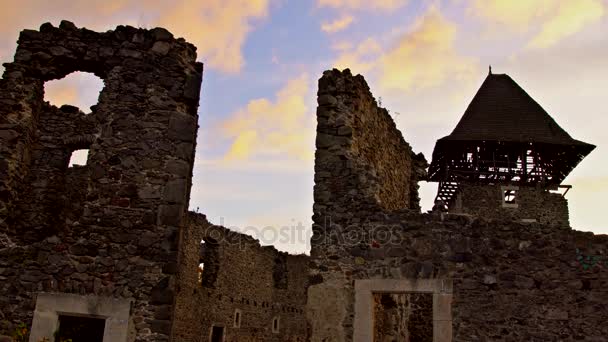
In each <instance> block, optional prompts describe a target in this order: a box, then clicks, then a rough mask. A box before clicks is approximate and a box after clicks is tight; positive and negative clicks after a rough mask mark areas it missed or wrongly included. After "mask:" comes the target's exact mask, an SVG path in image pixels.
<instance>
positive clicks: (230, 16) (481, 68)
mask: <svg viewBox="0 0 608 342" xmlns="http://www.w3.org/2000/svg"><path fill="white" fill-rule="evenodd" d="M0 4H1V8H2V11H1V12H0V61H2V62H8V61H10V60H12V56H13V54H14V51H15V46H16V40H17V38H18V33H19V31H20V30H21V29H24V28H30V29H38V27H39V26H40V24H42V23H44V22H51V23H53V24H54V25H59V22H60V21H61V20H62V19H67V20H70V21H72V22H74V23H75V24H76V25H77V26H78V27H87V28H89V29H93V30H97V31H106V30H110V29H113V28H115V27H116V26H117V25H121V24H124V25H132V26H136V27H144V28H153V27H156V26H163V27H165V28H167V29H168V30H169V31H171V32H172V33H174V34H175V35H176V36H181V37H184V38H185V39H186V40H188V41H189V42H191V43H193V44H195V45H196V46H197V47H198V56H199V60H200V61H202V62H204V63H205V71H204V76H203V85H202V92H201V103H200V108H199V116H200V119H199V125H200V126H201V128H200V130H199V134H198V136H199V138H198V146H197V155H196V164H195V168H194V186H193V189H192V196H191V197H192V198H191V202H190V208H191V209H192V210H197V208H198V211H199V212H201V213H205V214H207V216H208V217H209V219H210V220H211V221H212V222H213V223H218V224H220V223H221V224H223V225H225V226H228V227H233V226H234V227H238V229H237V228H235V229H237V230H243V229H245V227H247V226H253V227H256V228H257V231H258V232H259V234H258V236H257V237H258V238H260V239H261V240H262V243H264V244H274V245H275V246H277V248H279V249H281V250H287V251H290V252H307V251H308V249H309V248H308V246H307V244H306V241H305V240H306V238H302V239H296V240H293V239H284V238H279V239H278V240H277V239H274V238H273V235H274V234H276V232H278V231H281V232H285V231H286V230H285V229H284V228H281V227H285V226H294V225H297V224H298V222H300V223H301V225H302V226H304V227H305V232H309V231H310V224H311V219H310V217H311V215H312V189H313V154H314V134H315V125H316V120H315V114H314V113H315V108H316V95H315V94H316V88H317V80H318V78H319V77H320V76H321V74H322V72H323V70H326V69H330V68H333V67H336V68H340V69H343V68H347V67H348V68H350V69H351V70H352V71H353V73H354V74H356V73H360V74H362V75H363V76H365V78H366V80H367V82H368V83H369V85H370V87H371V90H372V93H373V94H374V96H376V98H378V97H381V102H382V105H383V106H384V107H386V108H387V109H389V110H390V111H391V113H393V115H394V117H395V119H396V122H397V126H398V127H399V129H400V130H401V131H402V132H403V135H404V138H405V140H406V141H408V142H409V143H410V144H411V145H412V147H413V149H414V150H415V151H416V152H423V153H424V154H425V156H426V157H427V159H429V160H430V157H431V153H432V150H433V147H434V144H435V141H436V140H437V139H439V138H441V137H443V136H445V135H447V134H449V133H450V132H451V130H452V129H453V128H454V127H455V125H456V123H457V122H458V120H459V119H460V117H461V116H462V114H463V112H464V110H465V108H466V106H467V105H468V103H469V102H470V101H471V99H472V97H473V95H474V94H475V92H476V91H477V89H478V88H479V86H480V85H481V82H482V81H483V80H484V78H485V77H486V75H487V73H488V65H490V64H491V65H492V68H493V71H494V73H506V74H509V75H510V76H511V77H512V78H513V79H514V80H515V81H516V82H518V83H519V85H520V86H522V87H523V88H524V89H525V90H526V91H527V92H528V93H529V94H530V95H531V96H532V97H533V98H534V99H536V100H537V101H538V102H539V103H540V104H541V105H542V106H543V107H544V108H545V110H547V112H548V113H549V114H550V115H552V116H553V118H554V119H555V120H556V121H557V123H558V124H560V125H561V126H562V127H563V128H564V129H565V130H566V131H567V132H569V133H570V134H571V135H572V136H573V137H574V138H575V139H578V140H582V141H585V142H588V143H591V144H594V145H597V148H596V149H595V150H594V151H593V152H592V153H591V154H590V155H589V156H588V157H587V158H586V159H585V160H584V161H583V162H582V163H581V164H580V165H579V166H578V168H576V169H575V170H574V172H573V173H572V174H571V175H570V176H569V177H568V178H567V179H566V181H565V182H564V183H565V184H571V185H573V186H574V188H573V189H572V190H571V191H570V192H569V193H568V195H567V198H568V199H569V205H570V219H571V225H572V227H574V228H575V229H578V230H584V231H593V232H595V233H603V234H606V233H608V218H607V217H606V215H604V213H605V212H604V210H606V209H607V208H608V205H607V204H606V202H604V201H607V199H606V195H608V159H607V157H608V134H607V133H606V132H607V130H608V109H607V108H608V105H606V102H607V101H606V99H607V98H608V0H521V1H519V0H504V1H502V0H444V1H417V0H173V1H161V0H151V1H143V0H142V1H134V0H105V1H86V0H53V1H49V0H45V1H37V0H21V1H7V0H0ZM0 71H3V68H2V67H0ZM101 87H102V83H101V81H100V80H99V79H97V78H96V77H95V76H93V75H90V74H81V73H78V74H72V75H70V76H68V77H67V78H66V79H63V80H60V81H53V82H48V83H47V86H46V99H47V100H49V101H51V103H53V104H56V105H61V104H65V103H67V104H73V105H76V106H78V107H80V108H81V109H83V110H84V111H88V107H89V106H90V105H92V104H94V103H96V101H97V95H98V92H99V90H100V89H101ZM435 191H436V184H422V199H423V206H424V209H425V210H426V209H429V207H430V206H431V203H432V201H433V198H434V195H435ZM264 227H272V228H266V229H263V228H264ZM248 231H249V232H252V231H253V230H252V229H249V230H248Z"/></svg>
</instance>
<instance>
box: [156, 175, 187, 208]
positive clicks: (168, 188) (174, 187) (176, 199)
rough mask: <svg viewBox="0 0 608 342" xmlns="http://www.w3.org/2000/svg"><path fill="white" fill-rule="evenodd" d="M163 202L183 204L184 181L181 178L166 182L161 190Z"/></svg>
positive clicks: (184, 195) (184, 197)
mask: <svg viewBox="0 0 608 342" xmlns="http://www.w3.org/2000/svg"><path fill="white" fill-rule="evenodd" d="M162 199H163V201H165V202H168V203H178V204H184V202H185V201H186V180H185V179H183V178H180V179H174V180H170V181H168V182H167V184H166V185H165V188H164V190H163V198H162Z"/></svg>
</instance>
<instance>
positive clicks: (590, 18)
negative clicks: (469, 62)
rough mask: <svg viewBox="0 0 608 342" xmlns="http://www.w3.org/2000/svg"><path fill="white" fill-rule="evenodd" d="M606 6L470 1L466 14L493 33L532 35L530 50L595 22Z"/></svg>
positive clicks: (591, 1) (587, 0) (552, 0)
mask: <svg viewBox="0 0 608 342" xmlns="http://www.w3.org/2000/svg"><path fill="white" fill-rule="evenodd" d="M605 6H606V4H605V3H604V2H603V0H577V1H572V0H535V1H513V0H473V1H471V2H470V7H469V8H468V12H469V13H470V14H473V15H474V16H477V17H480V18H483V19H484V20H485V21H486V22H487V23H488V24H489V25H490V26H492V27H494V28H495V29H496V30H500V31H504V30H505V29H506V30H508V31H510V32H514V33H518V34H523V33H532V34H533V36H532V38H531V40H530V44H529V46H530V47H533V48H545V47H549V46H552V45H554V44H556V43H557V42H559V41H560V40H561V39H563V38H566V37H568V36H570V35H573V34H575V33H577V32H579V31H581V30H582V29H583V28H584V27H585V26H587V25H589V24H592V23H594V22H597V21H598V20H599V19H600V18H601V17H602V16H603V15H604V12H605Z"/></svg>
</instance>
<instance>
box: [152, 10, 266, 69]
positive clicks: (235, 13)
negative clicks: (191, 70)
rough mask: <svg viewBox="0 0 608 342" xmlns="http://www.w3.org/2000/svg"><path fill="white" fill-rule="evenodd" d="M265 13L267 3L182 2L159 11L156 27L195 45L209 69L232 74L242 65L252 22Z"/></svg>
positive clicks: (264, 15)
mask: <svg viewBox="0 0 608 342" xmlns="http://www.w3.org/2000/svg"><path fill="white" fill-rule="evenodd" d="M268 10H269V0H228V1H227V0H205V1H200V0H182V1H178V2H174V3H172V4H171V5H170V6H169V7H167V8H165V9H164V10H163V11H161V13H163V14H162V15H161V16H160V18H159V20H158V24H160V25H162V26H166V27H168V28H170V30H171V31H172V32H173V33H174V34H176V35H179V36H183V37H185V38H186V39H187V40H189V41H190V42H191V43H193V44H195V45H196V46H197V47H198V50H197V52H198V54H199V57H201V58H202V59H203V60H204V61H205V62H208V63H209V65H210V66H212V67H215V68H218V69H219V70H221V71H224V72H228V73H235V72H238V71H240V70H241V68H242V67H243V65H244V64H245V61H244V58H243V55H242V47H243V44H244V43H245V39H246V37H247V34H248V33H249V32H250V31H251V30H252V28H253V26H252V20H256V19H262V18H265V17H266V16H267V15H268Z"/></svg>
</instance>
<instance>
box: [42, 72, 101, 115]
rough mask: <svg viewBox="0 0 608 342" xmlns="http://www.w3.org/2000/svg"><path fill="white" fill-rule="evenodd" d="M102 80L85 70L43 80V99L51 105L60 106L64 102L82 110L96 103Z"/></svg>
mask: <svg viewBox="0 0 608 342" xmlns="http://www.w3.org/2000/svg"><path fill="white" fill-rule="evenodd" d="M102 89H103V81H102V80H101V79H100V78H99V77H97V76H95V75H93V74H91V73H86V72H74V73H71V74H69V75H68V76H66V77H64V78H62V79H60V80H53V81H48V82H45V84H44V99H45V101H49V102H50V103H51V104H52V105H55V106H57V107H61V106H62V105H64V104H68V105H72V106H76V107H78V108H80V110H82V111H83V112H85V113H86V112H88V111H89V108H90V107H91V106H92V105H94V104H97V102H98V99H99V92H100V91H101V90H102Z"/></svg>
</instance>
